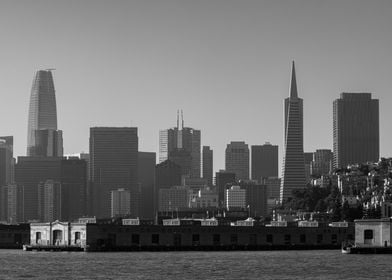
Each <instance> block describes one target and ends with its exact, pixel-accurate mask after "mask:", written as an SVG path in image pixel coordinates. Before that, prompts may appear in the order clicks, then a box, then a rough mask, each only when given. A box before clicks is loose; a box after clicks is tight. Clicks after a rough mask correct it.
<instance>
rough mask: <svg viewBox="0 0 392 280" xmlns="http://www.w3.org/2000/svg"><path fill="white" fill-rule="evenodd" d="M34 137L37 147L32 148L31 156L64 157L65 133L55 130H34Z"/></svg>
mask: <svg viewBox="0 0 392 280" xmlns="http://www.w3.org/2000/svg"><path fill="white" fill-rule="evenodd" d="M34 137H35V146H32V147H30V156H35V157H36V156H38V157H62V156H63V131H61V130H53V129H39V130H34Z"/></svg>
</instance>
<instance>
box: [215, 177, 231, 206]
mask: <svg viewBox="0 0 392 280" xmlns="http://www.w3.org/2000/svg"><path fill="white" fill-rule="evenodd" d="M235 183H236V177H235V173H233V172H226V171H225V170H219V172H216V173H215V186H216V189H217V192H218V199H219V206H222V207H223V206H224V200H225V191H226V189H227V187H228V186H231V185H232V184H235Z"/></svg>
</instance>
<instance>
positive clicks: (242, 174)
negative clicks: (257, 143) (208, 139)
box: [225, 141, 249, 180]
mask: <svg viewBox="0 0 392 280" xmlns="http://www.w3.org/2000/svg"><path fill="white" fill-rule="evenodd" d="M225 167H226V171H227V172H232V173H235V176H236V178H237V180H249V148H248V144H246V143H245V142H243V141H232V142H230V144H227V146H226V151H225Z"/></svg>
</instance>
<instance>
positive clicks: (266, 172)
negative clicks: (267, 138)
mask: <svg viewBox="0 0 392 280" xmlns="http://www.w3.org/2000/svg"><path fill="white" fill-rule="evenodd" d="M278 160H279V159H278V146H277V145H271V144H270V143H268V142H267V143H265V144H264V145H252V146H251V170H252V177H251V178H252V180H255V181H257V182H258V183H261V181H262V178H267V177H278V172H279V171H278V168H279V167H278V166H279V164H278Z"/></svg>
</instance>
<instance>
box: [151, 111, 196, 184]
mask: <svg viewBox="0 0 392 280" xmlns="http://www.w3.org/2000/svg"><path fill="white" fill-rule="evenodd" d="M181 115H182V112H181ZM200 139H201V133H200V130H197V129H193V128H190V127H184V119H183V118H182V120H181V125H180V121H179V115H178V112H177V127H174V128H170V129H165V130H161V131H160V132H159V162H160V163H161V162H163V161H165V160H167V159H170V160H172V161H174V162H175V163H176V164H178V165H179V166H181V174H182V175H183V176H187V177H191V178H200V175H201V151H200V147H201V146H200V145H201V142H200Z"/></svg>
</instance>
